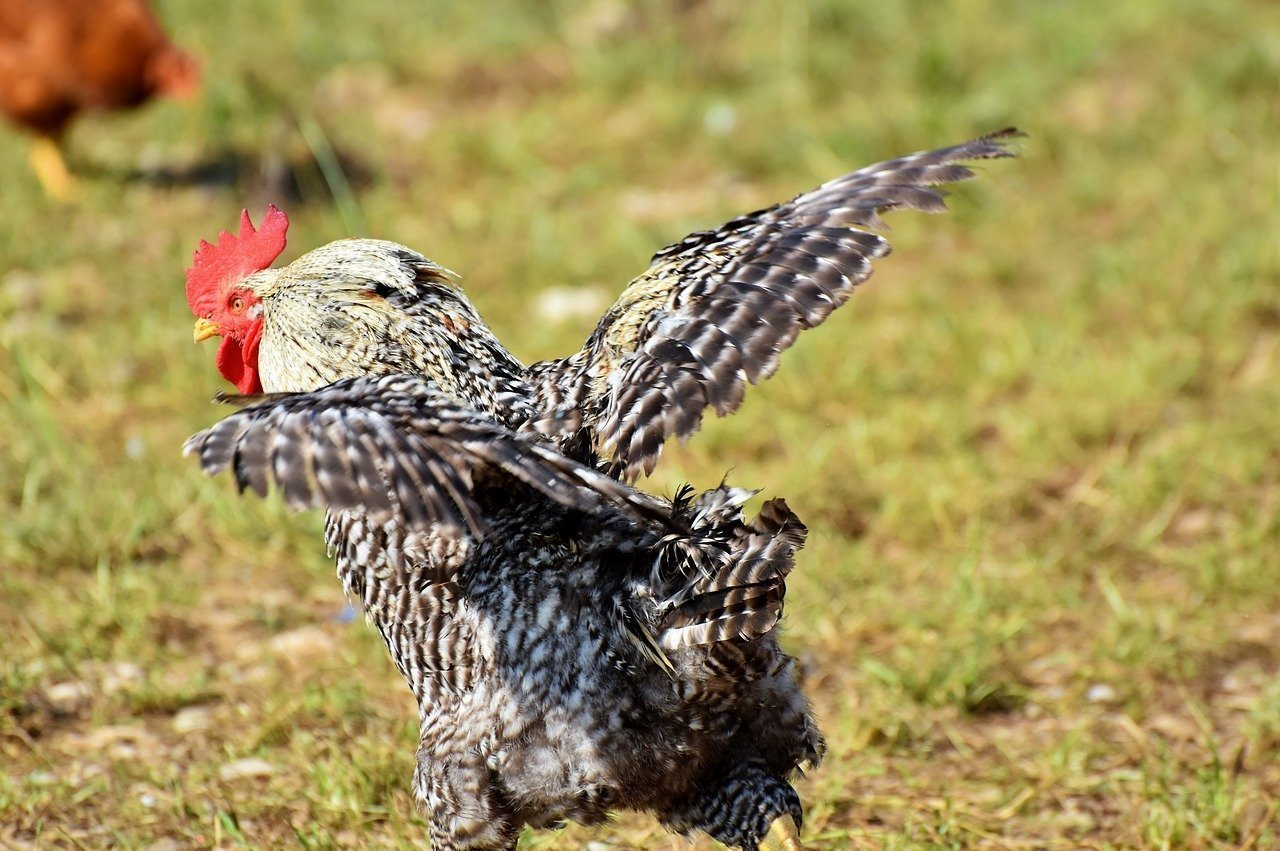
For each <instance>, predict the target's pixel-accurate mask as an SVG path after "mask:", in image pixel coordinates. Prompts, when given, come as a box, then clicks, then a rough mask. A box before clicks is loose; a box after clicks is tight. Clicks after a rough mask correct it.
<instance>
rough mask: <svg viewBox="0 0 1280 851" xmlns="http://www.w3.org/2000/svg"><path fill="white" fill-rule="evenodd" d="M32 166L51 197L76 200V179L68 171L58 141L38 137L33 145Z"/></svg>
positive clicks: (58, 199)
mask: <svg viewBox="0 0 1280 851" xmlns="http://www.w3.org/2000/svg"><path fill="white" fill-rule="evenodd" d="M31 168H32V170H33V171H35V173H36V179H37V180H39V181H40V185H41V186H43V187H44V191H45V194H47V195H48V196H49V197H50V198H53V199H55V200H57V201H72V200H75V197H76V194H77V189H76V181H75V178H74V177H72V176H71V172H69V171H67V163H66V161H65V160H63V159H62V151H60V150H58V143H57V142H55V141H53V140H52V139H50V138H48V137H47V136H41V137H39V138H37V139H36V141H35V143H34V144H33V145H32V146H31Z"/></svg>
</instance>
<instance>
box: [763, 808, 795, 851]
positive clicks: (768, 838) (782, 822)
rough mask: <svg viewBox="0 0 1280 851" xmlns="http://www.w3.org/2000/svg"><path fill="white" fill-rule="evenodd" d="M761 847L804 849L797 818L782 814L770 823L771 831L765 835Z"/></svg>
mask: <svg viewBox="0 0 1280 851" xmlns="http://www.w3.org/2000/svg"><path fill="white" fill-rule="evenodd" d="M760 847H761V848H764V849H766V851H804V846H803V845H801V844H800V830H799V829H798V828H797V827H796V820H795V819H793V818H792V817H791V816H790V815H781V816H778V817H777V818H776V819H774V820H773V824H771V825H769V832H768V833H766V834H765V835H764V841H763V842H761V843H760Z"/></svg>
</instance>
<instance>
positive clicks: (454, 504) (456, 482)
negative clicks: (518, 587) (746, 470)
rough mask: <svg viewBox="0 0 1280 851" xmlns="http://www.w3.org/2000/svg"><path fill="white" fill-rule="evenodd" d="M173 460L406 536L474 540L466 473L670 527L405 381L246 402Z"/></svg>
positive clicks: (577, 469)
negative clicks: (388, 525) (394, 524)
mask: <svg viewBox="0 0 1280 851" xmlns="http://www.w3.org/2000/svg"><path fill="white" fill-rule="evenodd" d="M183 452H184V454H187V455H195V456H197V457H198V458H199V459H200V465H201V467H202V468H203V469H204V471H205V472H206V473H208V474H210V475H214V474H216V473H220V472H222V471H223V470H225V469H227V468H230V469H231V470H232V472H233V474H234V475H235V479H236V484H237V486H238V487H239V489H240V490H241V491H242V492H243V491H244V489H245V488H250V489H252V490H253V491H255V492H256V493H257V494H258V495H259V496H265V495H266V493H267V490H268V487H269V484H270V483H271V482H272V481H274V482H275V484H276V486H277V487H279V488H280V490H281V493H282V494H283V496H284V499H285V501H286V502H287V503H288V504H289V505H290V507H292V508H293V509H295V510H299V511H300V510H303V509H306V508H312V507H319V506H327V507H328V508H330V509H333V510H336V511H347V510H358V511H363V512H364V513H366V514H368V515H370V516H371V517H373V518H374V519H375V520H388V519H393V518H394V519H400V520H402V521H404V522H405V523H407V524H408V525H409V526H410V527H412V528H428V527H432V526H444V527H449V528H453V529H458V530H461V529H464V528H465V529H466V530H467V531H469V532H471V533H473V534H476V535H480V534H482V533H483V531H484V530H485V527H486V523H485V518H484V517H483V515H482V513H481V510H480V508H479V507H478V506H477V505H476V503H475V501H474V500H473V499H472V493H473V484H474V482H475V481H476V479H477V477H505V478H506V479H508V480H516V481H519V482H523V483H524V484H526V485H528V486H530V487H532V488H534V489H536V490H538V491H540V492H541V493H542V494H544V495H545V496H547V497H548V498H550V499H551V500H553V501H555V502H557V503H559V504H560V505H563V506H566V507H569V508H573V509H577V510H581V511H584V512H588V513H601V512H611V513H614V514H615V515H616V514H618V513H622V514H627V515H630V516H631V517H632V518H638V519H641V520H642V522H643V521H654V522H657V523H659V524H663V525H666V524H670V523H671V522H672V520H671V514H670V510H669V509H668V508H665V507H664V506H663V505H662V504H661V503H660V502H659V501H658V500H656V499H655V498H653V497H650V496H648V495H647V494H644V493H641V492H639V491H637V490H635V489H634V488H631V487H629V486H628V485H625V484H623V483H622V482H619V481H616V480H614V479H611V478H609V477H608V476H606V475H604V474H603V473H601V472H599V471H597V470H594V469H592V468H590V467H587V466H584V465H582V464H579V463H577V462H575V461H572V460H570V459H569V458H566V457H565V456H564V455H562V454H561V453H559V452H558V451H556V450H555V449H554V448H553V447H550V446H548V445H547V444H545V443H544V442H542V441H540V440H537V439H535V438H533V437H531V436H526V435H519V434H516V433H515V432H513V431H511V430H510V429H508V428H507V427H506V426H504V425H502V424H500V423H498V422H496V421H495V420H493V419H490V418H489V417H486V416H485V415H483V414H480V413H478V412H476V411H473V410H470V409H468V408H464V407H462V406H460V405H458V404H457V403H456V402H454V401H452V400H451V399H450V398H449V397H447V396H445V395H444V394H442V393H440V392H439V390H438V389H437V388H436V387H435V385H434V384H432V383H431V382H430V381H428V380H426V379H423V378H420V377H417V376H409V375H387V376H376V377H362V378H354V379H347V380H344V381H338V382H335V383H334V384H330V385H329V386H327V387H324V388H321V389H320V390H316V391H314V392H312V393H282V394H274V395H267V396H260V397H256V400H254V402H253V404H251V405H249V407H247V408H245V409H243V410H241V411H238V412H237V413H234V414H232V415H231V416H229V417H227V418H225V419H223V420H222V421H221V422H219V423H218V424H217V425H214V426H213V427H211V428H208V429H205V430H204V431H202V432H200V433H198V434H196V435H194V436H192V437H191V438H189V439H188V440H187V442H186V445H185V446H184V447H183ZM500 480H501V479H500V478H499V481H500Z"/></svg>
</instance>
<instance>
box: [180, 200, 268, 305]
mask: <svg viewBox="0 0 1280 851" xmlns="http://www.w3.org/2000/svg"><path fill="white" fill-rule="evenodd" d="M288 229H289V217H288V216H286V215H285V214H284V213H282V212H281V211H280V210H278V209H276V206H275V205H274V204H270V205H268V206H267V214H266V216H264V217H263V219H262V227H260V228H258V229H257V230H254V227H253V222H252V221H250V219H249V211H248V210H242V211H241V212H240V235H239V236H232V235H231V234H229V233H227V232H226V231H225V230H224V231H223V232H222V233H220V234H218V244H217V245H210V244H209V243H207V242H205V241H204V240H203V239H202V240H200V247H199V248H197V249H196V253H195V255H194V256H193V257H192V258H191V265H190V266H189V267H188V268H187V304H188V305H190V307H191V312H192V313H194V314H195V315H196V316H205V315H207V314H208V313H209V312H210V311H211V310H213V309H214V307H216V304H217V300H218V298H219V296H220V291H221V289H222V285H223V284H224V283H226V282H227V281H230V280H237V281H238V280H240V279H241V278H245V277H247V276H249V275H251V274H253V273H254V272H260V271H262V270H263V269H265V268H267V267H268V266H270V265H271V263H272V262H273V261H274V260H275V259H276V258H277V257H279V256H280V252H281V251H284V235H285V231H287V230H288Z"/></svg>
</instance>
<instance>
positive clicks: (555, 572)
mask: <svg viewBox="0 0 1280 851" xmlns="http://www.w3.org/2000/svg"><path fill="white" fill-rule="evenodd" d="M1011 135H1013V131H1003V132H1002V133H998V134H993V135H991V136H987V137H983V138H980V139H977V140H974V141H972V142H968V143H965V144H962V145H957V146H954V147H950V148H944V149H940V150H936V151H930V152H925V153H921V154H915V155H912V156H908V157H903V158H901V159H897V160H891V161H888V162H885V163H880V164H877V165H874V166H870V167H868V168H865V169H862V170H860V171H857V172H853V173H852V174H849V175H846V176H845V177H842V178H838V179H837V180H834V181H832V182H830V183H827V184H825V185H823V186H821V187H819V188H818V189H816V190H814V191H812V192H809V193H806V194H803V195H800V196H798V197H797V198H795V199H794V200H792V201H790V202H787V203H785V204H780V205H777V206H775V207H771V208H768V209H765V210H762V211H759V212H756V213H753V214H751V215H748V216H745V217H742V218H738V219H735V220H733V221H731V222H729V223H728V224H726V225H725V226H723V227H721V228H719V229H716V230H711V231H705V232H701V233H696V234H693V235H692V236H690V237H688V238H686V239H684V240H683V241H681V242H679V243H676V244H674V245H672V246H670V247H668V248H665V249H663V250H662V251H660V252H658V254H656V255H655V257H654V260H653V262H652V264H651V266H650V268H649V270H648V271H647V272H645V273H644V274H643V275H641V276H640V277H639V278H637V279H636V280H635V281H634V282H633V283H632V284H631V286H630V287H628V289H627V290H626V291H625V292H624V293H623V294H622V296H621V297H620V298H619V300H618V301H617V302H616V303H615V304H614V306H613V307H612V308H611V309H610V310H609V311H608V313H606V315H605V317H604V318H603V319H602V320H601V322H600V324H599V326H598V327H597V328H596V330H595V331H594V332H593V333H592V334H591V336H590V337H589V338H588V340H587V342H586V345H585V346H584V347H583V348H582V349H581V350H580V351H579V352H577V353H575V354H573V355H571V356H570V357H567V358H564V359H560V360H552V361H544V362H541V363H536V364H533V365H530V366H528V367H525V366H522V365H521V364H520V362H519V361H517V360H516V358H515V357H514V356H512V355H511V354H510V353H508V352H507V351H506V349H505V348H503V346H502V345H501V344H500V343H499V342H498V340H497V339H496V337H495V336H494V335H493V334H492V332H491V331H490V330H489V328H488V327H487V326H486V325H485V324H484V322H483V320H481V318H480V316H479V315H478V313H477V312H476V311H475V309H474V308H473V307H472V305H471V304H470V302H469V301H468V300H467V299H466V297H465V296H464V295H463V294H462V292H461V290H460V289H459V288H458V287H457V286H456V284H455V282H454V276H453V275H452V273H450V272H448V271H446V270H445V269H443V268H441V267H440V266H438V265H436V264H435V263H433V262H432V261H430V260H428V259H426V258H425V257H423V256H421V255H419V254H417V253H416V252H414V251H412V250H411V249H408V248H405V247H404V246H400V245H396V244H394V243H390V242H383V241H379V240H369V239H354V240H340V241H338V242H334V243H331V244H329V245H327V246H324V247H322V248H319V249H316V250H314V251H312V252H310V253H308V254H305V255H303V256H302V257H301V258H299V259H298V260H295V261H294V262H293V263H292V264H290V265H288V266H286V267H284V268H278V269H272V268H269V267H270V264H271V263H272V262H273V261H274V259H275V258H276V256H278V254H279V253H280V251H281V250H282V249H283V247H284V241H285V231H286V228H287V225H288V221H287V219H286V218H285V216H284V214H283V213H281V212H280V211H279V210H276V209H275V208H274V207H273V208H271V209H269V211H268V213H267V215H266V217H265V219H264V220H263V223H262V227H261V229H260V230H255V229H254V227H253V225H252V223H251V222H250V220H249V216H248V214H247V213H245V214H243V215H242V219H241V227H240V230H239V233H238V235H232V234H229V233H225V232H224V233H223V234H222V235H221V237H220V238H219V241H218V243H217V245H210V244H208V243H201V246H200V248H199V249H198V250H197V252H196V254H195V258H194V261H193V264H192V266H191V268H190V269H188V276H187V297H188V301H189V303H190V306H191V308H192V311H193V312H194V313H195V314H196V316H197V321H196V326H195V338H196V340H197V341H199V340H201V339H206V338H208V337H210V336H214V335H221V336H222V337H223V343H222V346H221V348H220V350H219V353H218V368H219V371H220V372H221V373H222V375H223V376H224V377H226V378H227V379H229V380H230V381H232V382H233V383H234V384H235V385H236V387H237V388H238V389H239V390H240V391H241V392H242V393H244V394H252V395H249V396H248V397H247V398H246V399H244V400H243V401H244V402H246V403H247V407H245V408H244V409H243V410H241V411H239V412H237V413H234V414H232V415H231V416H229V417H227V418H225V419H224V420H222V421H221V422H219V423H218V424H216V425H214V426H213V427H212V428H210V429H208V430H206V431H203V432H200V433H199V434H197V435H195V436H193V437H192V438H191V439H190V440H189V441H188V442H187V446H186V451H187V452H189V453H191V454H194V455H196V456H197V457H198V459H199V461H200V463H201V465H202V467H203V469H204V470H205V471H206V472H207V473H210V474H213V473H218V472H220V471H223V470H227V469H230V470H231V471H232V472H233V474H234V476H235V479H236V482H237V484H238V486H239V487H240V488H241V489H244V488H246V487H247V488H251V489H253V490H254V491H256V492H258V493H260V494H264V493H266V491H267V490H268V487H269V486H270V485H271V484H272V483H273V482H274V483H275V485H276V486H278V487H279V488H280V490H281V493H282V494H283V496H284V498H285V500H286V501H287V502H288V504H290V505H291V506H293V507H294V508H297V509H303V508H307V507H325V508H327V509H328V511H329V515H328V519H327V528H326V537H327V541H328V544H329V546H330V549H331V550H332V551H333V552H335V553H336V554H337V567H338V575H339V577H340V578H341V581H342V583H343V586H344V588H345V589H346V591H347V592H348V594H350V595H351V596H353V597H354V598H356V599H358V600H360V602H361V604H362V606H363V608H364V611H365V614H366V616H367V618H368V619H369V620H370V621H371V622H372V623H373V624H374V626H375V627H376V628H377V629H378V630H379V632H380V633H381V635H382V637H383V639H384V641H385V642H386V645H387V648H388V650H389V651H390V653H391V657H392V660H393V661H394V663H395V664H396V667H397V668H398V669H399V671H400V673H401V674H402V675H403V676H404V678H405V680H406V681H407V682H408V684H409V686H410V688H411V689H412V690H413V693H414V695H415V697H416V698H417V702H418V706H419V716H420V717H419V720H420V742H419V750H418V760H417V770H416V772H415V776H414V790H415V795H416V797H417V799H418V801H419V802H420V804H421V805H422V806H423V808H424V809H425V810H426V813H427V815H428V817H429V820H430V833H431V839H432V843H433V846H432V847H434V848H436V849H486V851H487V849H510V848H514V847H515V843H516V837H517V835H518V833H519V830H520V829H521V827H522V826H523V825H526V824H527V825H532V826H535V827H540V826H552V825H555V824H557V823H559V822H561V821H563V820H565V819H572V820H575V821H579V822H582V823H588V824H590V823H594V822H598V821H600V820H602V819H603V818H605V817H606V816H607V814H608V812H609V811H610V810H612V809H619V808H623V809H633V810H642V811H649V812H652V813H654V814H655V815H656V816H657V817H658V818H659V819H660V820H661V821H662V823H663V824H665V825H666V826H667V827H669V828H670V829H672V830H674V831H677V832H680V833H684V834H690V833H693V832H695V831H702V832H705V833H707V834H710V835H711V836H713V837H714V838H716V839H717V840H719V841H721V842H723V843H725V844H727V845H730V846H734V847H739V848H744V849H755V848H757V847H759V845H760V843H761V842H762V841H764V840H766V839H767V840H769V841H771V842H773V843H774V844H775V845H776V846H777V847H782V848H788V849H796V848H799V847H800V845H799V838H798V831H797V825H798V824H799V823H800V822H801V816H802V812H801V808H800V801H799V798H798V796H797V794H796V792H795V790H794V788H793V787H792V786H791V784H790V782H789V780H790V777H791V776H792V775H793V774H794V773H795V771H796V770H797V769H798V768H800V767H801V766H803V765H805V764H809V765H815V766H816V765H817V764H818V762H819V760H820V758H821V755H822V751H823V744H822V737H821V735H820V733H819V731H818V729H817V726H816V724H815V722H814V719H813V717H812V713H811V711H810V707H809V704H808V701H807V699H806V698H805V696H804V694H803V693H802V691H801V689H800V687H799V684H798V683H797V680H796V674H795V665H794V662H793V660H792V659H791V658H790V657H789V656H788V655H787V654H786V653H784V652H783V651H782V649H781V648H780V646H779V644H778V638H777V625H778V621H779V618H780V617H781V615H782V605H783V598H784V595H785V580H786V577H787V575H788V574H789V572H790V571H791V569H792V568H793V566H794V563H795V555H796V552H797V551H798V550H799V549H800V547H801V546H802V545H803V543H804V539H805V534H806V530H805V527H804V525H803V524H802V523H801V522H800V520H799V519H798V518H797V517H796V516H795V515H794V514H793V513H792V512H791V511H790V510H789V509H788V508H787V506H786V504H785V503H784V502H783V501H781V500H779V499H774V500H770V501H768V502H766V503H765V504H764V505H763V507H762V508H761V510H760V512H759V514H758V515H757V516H756V517H755V518H751V519H748V518H747V517H746V516H745V514H744V512H743V505H744V503H745V502H746V500H747V499H749V498H750V496H751V495H752V493H751V492H749V491H744V490H741V489H738V488H732V487H729V486H727V485H725V484H722V485H721V486H719V487H717V488H714V489H712V490H710V491H707V492H705V493H702V494H700V495H697V496H695V495H694V494H693V492H692V490H691V489H689V488H685V489H682V490H680V491H679V492H678V493H677V494H676V496H675V497H674V498H673V499H670V500H666V499H660V498H658V497H655V496H651V495H648V494H646V493H644V492H643V491H641V490H638V489H637V488H636V487H635V486H634V485H633V484H632V483H631V482H632V480H634V479H635V478H636V477H638V476H639V474H640V473H642V472H647V471H649V470H651V469H652V468H653V466H654V464H655V463H656V460H657V458H658V455H659V453H660V451H661V447H662V444H663V442H664V441H665V439H666V438H667V437H669V436H672V435H674V436H677V437H681V438H683V437H687V436H688V435H690V434H692V433H693V432H694V431H695V430H696V429H697V428H698V425H699V423H700V420H701V417H702V414H703V412H704V411H705V409H706V408H708V407H710V408H713V409H714V410H715V411H716V412H717V413H718V414H721V415H723V414H727V413H729V412H731V411H733V410H734V409H736V408H737V406H738V405H739V403H740V402H741V400H742V397H743V393H744V390H745V387H746V385H747V384H749V383H756V382H758V381H760V380H762V379H763V378H765V377H767V376H768V375H769V374H771V373H772V372H773V370H774V368H775V367H776V365H777V362H778V357H779V355H780V353H781V351H782V350H783V349H785V348H786V347H787V346H789V345H790V344H791V343H792V342H793V341H794V340H795V338H796V336H797V334H798V333H799V331H800V330H802V329H804V328H810V327H813V326H814V325H817V324H818V323H820V322H821V321H822V320H823V319H825V318H826V317H827V316H828V315H829V314H830V313H831V312H832V311H833V310H834V309H835V308H836V307H838V306H839V305H840V304H842V303H843V302H844V301H845V300H846V299H847V298H848V296H849V295H850V294H851V292H852V290H853V287H854V286H855V285H856V284H858V283H860V282H861V281H863V280H865V279H866V278H867V277H868V276H869V275H870V274H871V266H870V262H871V261H872V260H873V259H875V258H878V257H881V256H883V255H885V254H886V253H887V252H888V250H889V249H888V244H887V243H886V242H885V241H884V239H883V238H882V237H880V236H879V235H877V234H875V233H872V232H870V231H868V230H864V229H862V228H866V227H868V226H874V225H876V224H878V223H879V221H880V220H879V213H881V212H884V211H886V210H891V209H895V208H898V207H911V208H915V209H922V210H931V211H937V210H941V209H943V204H942V199H941V196H940V195H939V194H938V193H937V192H936V191H935V190H933V189H931V188H930V187H931V186H934V185H936V184H940V183H945V182H951V181H957V180H964V179H966V178H969V177H972V176H973V172H972V171H970V170H969V169H968V168H967V167H966V166H965V165H963V162H964V161H966V160H973V159H981V158H995V157H1004V156H1009V155H1010V153H1009V151H1008V150H1007V149H1006V147H1005V145H1004V142H1005V141H1006V140H1007V139H1008V138H1009V137H1010V136H1011ZM264 392H265V394H266V395H258V394H262V393H264Z"/></svg>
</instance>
